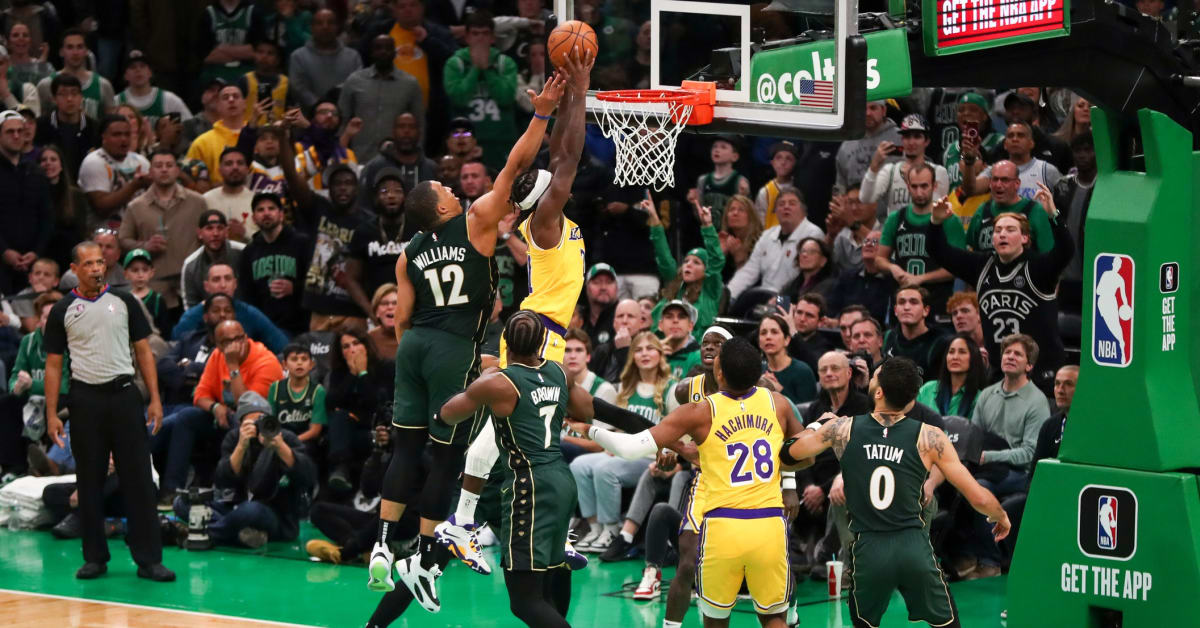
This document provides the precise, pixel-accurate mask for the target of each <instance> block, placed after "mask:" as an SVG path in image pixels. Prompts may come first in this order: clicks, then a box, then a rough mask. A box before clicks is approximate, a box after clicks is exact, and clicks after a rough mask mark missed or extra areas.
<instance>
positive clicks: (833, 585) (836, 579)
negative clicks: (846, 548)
mask: <svg viewBox="0 0 1200 628" xmlns="http://www.w3.org/2000/svg"><path fill="white" fill-rule="evenodd" d="M842 568H843V564H842V561H840V560H830V561H826V562H825V575H826V581H827V582H828V583H829V599H831V600H836V599H838V598H840V597H842Z"/></svg>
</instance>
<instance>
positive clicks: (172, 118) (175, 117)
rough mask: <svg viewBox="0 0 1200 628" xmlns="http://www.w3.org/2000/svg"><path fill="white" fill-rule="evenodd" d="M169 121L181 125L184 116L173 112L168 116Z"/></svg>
mask: <svg viewBox="0 0 1200 628" xmlns="http://www.w3.org/2000/svg"><path fill="white" fill-rule="evenodd" d="M167 119H168V120H170V121H171V122H174V123H176V124H179V123H180V122H183V114H182V113H179V112H178V111H172V112H170V113H168V114H167Z"/></svg>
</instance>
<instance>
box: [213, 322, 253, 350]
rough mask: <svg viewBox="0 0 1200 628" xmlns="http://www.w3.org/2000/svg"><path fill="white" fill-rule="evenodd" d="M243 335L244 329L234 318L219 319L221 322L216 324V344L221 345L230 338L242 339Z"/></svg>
mask: <svg viewBox="0 0 1200 628" xmlns="http://www.w3.org/2000/svg"><path fill="white" fill-rule="evenodd" d="M239 336H240V338H239ZM245 337H246V330H245V329H243V328H242V324H241V323H239V322H237V321H236V320H232V321H221V323H220V324H219V325H217V331H216V339H217V344H218V345H223V344H225V343H227V342H230V341H232V340H240V339H244V338H245Z"/></svg>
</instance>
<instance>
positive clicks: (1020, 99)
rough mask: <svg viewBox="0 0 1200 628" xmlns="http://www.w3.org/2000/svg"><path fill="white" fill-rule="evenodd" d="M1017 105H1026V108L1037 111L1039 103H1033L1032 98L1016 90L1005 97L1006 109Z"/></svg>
mask: <svg viewBox="0 0 1200 628" xmlns="http://www.w3.org/2000/svg"><path fill="white" fill-rule="evenodd" d="M1015 105H1025V106H1026V107H1030V108H1032V109H1037V103H1035V102H1033V99H1032V98H1030V97H1028V96H1026V95H1025V94H1022V93H1021V92H1019V91H1017V90H1015V89H1014V90H1012V91H1011V92H1009V93H1008V95H1007V96H1005V97H1004V108H1005V109H1008V108H1009V107H1012V106H1015Z"/></svg>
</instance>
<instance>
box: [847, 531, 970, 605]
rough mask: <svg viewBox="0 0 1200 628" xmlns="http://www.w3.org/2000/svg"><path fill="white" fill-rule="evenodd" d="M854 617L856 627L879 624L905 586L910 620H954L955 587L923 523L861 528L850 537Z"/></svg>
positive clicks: (851, 597)
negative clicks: (952, 592) (886, 528)
mask: <svg viewBox="0 0 1200 628" xmlns="http://www.w3.org/2000/svg"><path fill="white" fill-rule="evenodd" d="M849 567H850V569H851V574H850V597H849V599H848V600H847V601H848V603H849V606H850V616H851V619H852V620H853V622H854V625H855V626H878V625H879V622H880V620H881V619H882V618H883V613H884V611H886V610H887V607H888V602H889V601H890V600H891V597H892V591H895V590H899V591H900V595H901V596H903V597H904V604H905V605H906V606H907V607H908V620H909V621H910V622H922V621H923V622H928V623H929V625H931V626H944V625H946V624H949V623H950V622H951V621H953V620H954V612H953V610H952V603H951V599H950V588H949V587H948V586H947V585H946V579H945V577H943V575H942V570H941V569H940V568H938V564H937V557H936V556H934V553H933V546H932V545H930V544H929V533H928V532H927V531H926V530H924V529H922V528H910V529H905V530H897V531H894V532H859V533H856V534H855V535H854V540H853V541H851V542H850V565H849Z"/></svg>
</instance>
